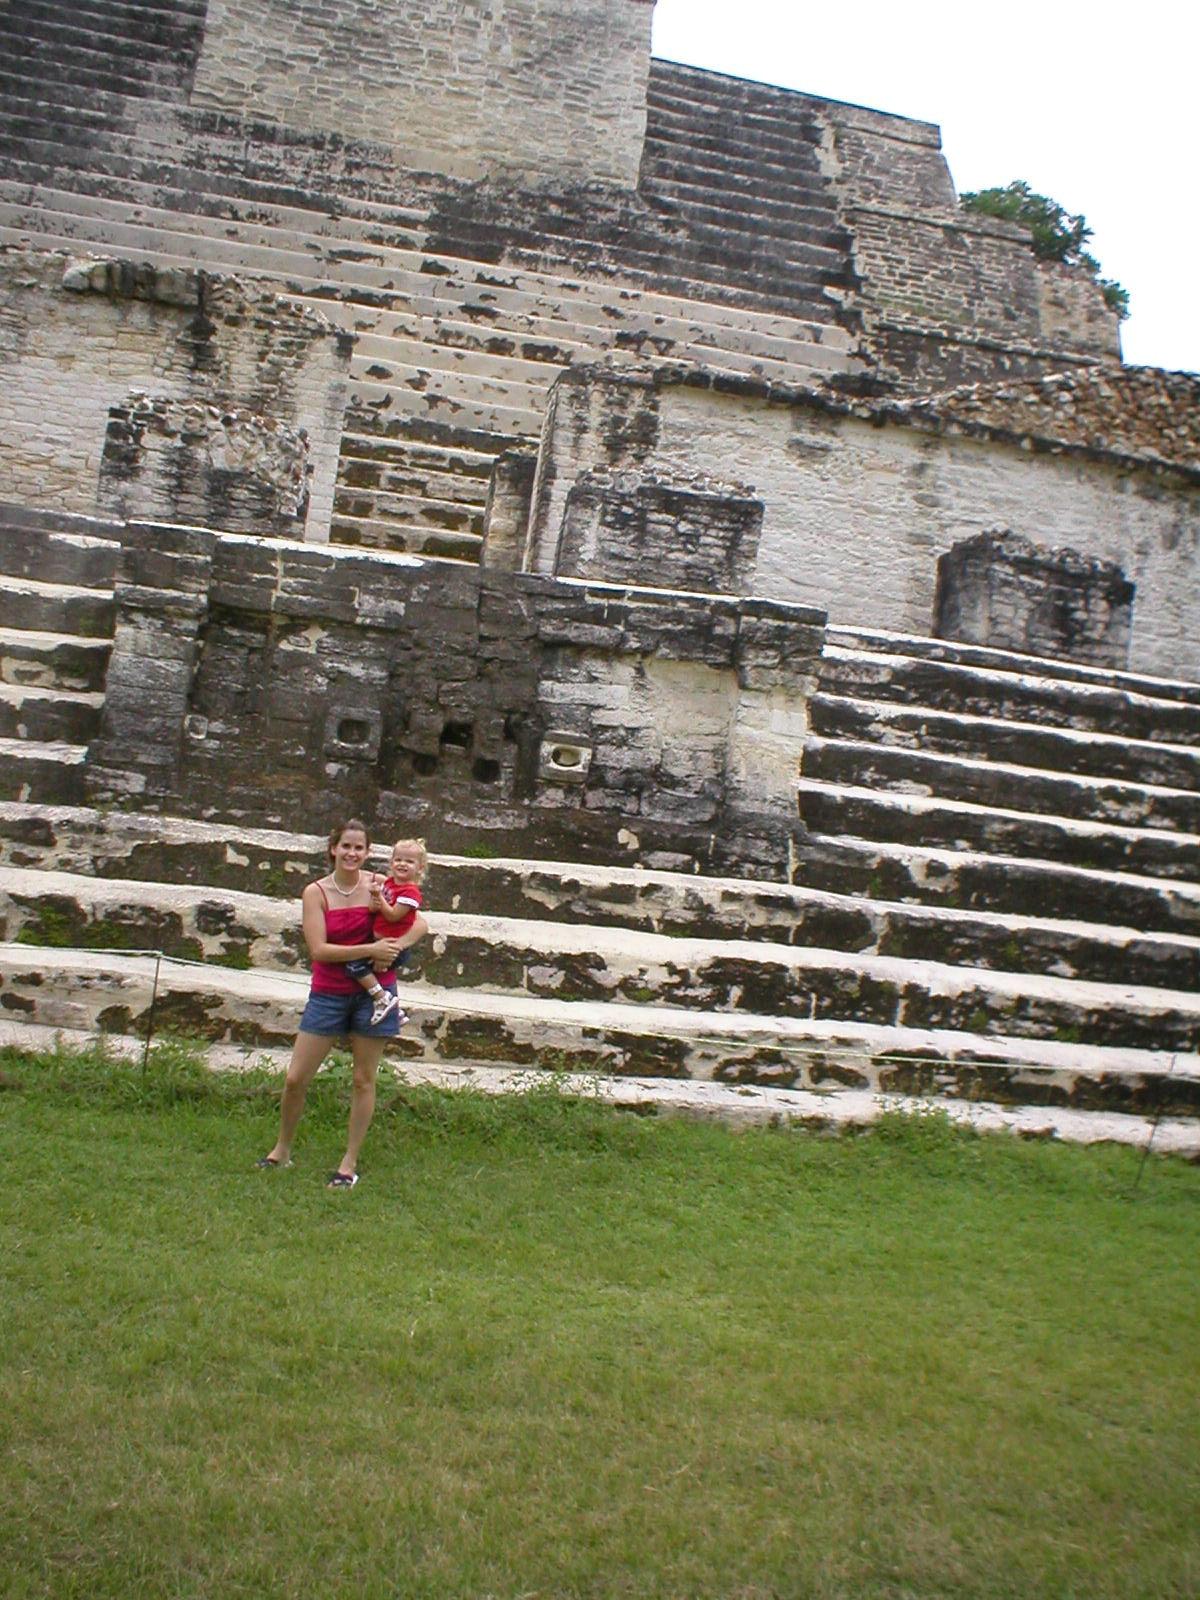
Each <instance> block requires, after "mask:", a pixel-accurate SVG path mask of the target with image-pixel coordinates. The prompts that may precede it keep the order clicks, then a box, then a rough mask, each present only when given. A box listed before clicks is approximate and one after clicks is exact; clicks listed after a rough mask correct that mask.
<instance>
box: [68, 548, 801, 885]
mask: <svg viewBox="0 0 1200 1600" xmlns="http://www.w3.org/2000/svg"><path fill="white" fill-rule="evenodd" d="M117 619H118V620H117V628H116V639H115V643H114V650H113V659H112V667H111V669H110V682H109V695H108V703H107V705H106V710H105V717H104V725H103V730H102V735H101V737H100V739H99V740H98V741H97V743H96V746H95V749H94V750H93V752H92V760H91V762H90V769H89V786H90V793H91V795H92V797H93V798H95V799H98V800H105V799H109V800H111V799H122V798H126V799H127V798H130V797H136V798H137V800H138V803H139V804H141V805H149V806H151V807H154V806H158V807H161V808H164V809H172V810H179V811H182V812H184V813H187V814H192V815H213V816H222V817H233V818H239V819H241V820H244V821H245V822H247V823H251V824H257V825H280V826H285V827H291V828H312V827H315V826H317V825H318V824H319V823H320V821H321V820H322V819H323V818H324V817H325V816H326V815H328V814H330V813H332V812H335V811H339V810H345V809H352V810H361V811H363V812H364V813H366V814H367V815H369V816H370V817H372V818H373V819H376V820H377V821H378V823H379V825H380V827H381V828H387V829H389V830H395V831H397V832H401V831H405V830H412V831H417V832H422V833H425V834H426V835H427V836H428V837H429V838H430V839H431V841H433V840H436V848H438V849H441V850H455V849H463V848H466V847H468V846H469V845H470V844H471V843H473V842H475V841H477V840H478V838H479V835H480V833H481V832H482V833H483V834H484V836H485V837H486V838H487V839H488V840H489V841H492V842H493V843H494V846H495V848H496V849H497V850H498V851H501V852H505V853H508V852H517V853H525V854H546V855H556V856H560V857H562V858H564V859H584V860H587V859H594V860H607V861H625V862H632V861H640V862H642V863H643V864H645V865H662V866H676V867H695V866H705V867H709V868H716V869H719V870H730V871H738V872H745V873H747V874H749V875H751V876H768V877H770V876H778V875H779V874H781V873H782V872H783V870H784V868H785V864H786V860H787V854H788V848H789V843H790V841H791V839H792V835H793V830H794V828H795V826H796V816H795V777H796V771H797V769H798V762H799V754H800V747H801V743H802V738H803V731H804V727H805V721H804V704H805V699H806V696H807V694H808V692H809V691H810V690H811V687H812V685H813V683H814V682H815V677H816V663H817V659H818V657H819V655H820V651H821V647H822V643H823V639H824V617H823V615H822V614H821V613H819V612H814V611H811V610H805V609H804V608H801V607H796V606H787V605H772V604H770V603H768V602H765V601H754V600H741V599H737V598H734V597H726V598H722V597H718V596H697V595H683V594H679V593H674V592H671V591H665V590H664V591H656V590H639V589H634V588H626V587H618V586H613V585H604V584H592V583H587V584H585V583H561V582H559V581H557V580H555V579H550V578H538V577H534V576H532V575H529V574H516V573H507V572H496V573H490V574H489V573H487V572H485V571H481V570H479V569H474V568H469V567H466V566H464V565H462V564H460V563H445V562H437V561H419V560H415V559H409V560H396V559H391V560H389V559H387V558H384V557H376V556H372V555H369V554H365V553H364V554H357V553H354V554H350V553H346V552H340V551H336V550H332V549H328V548H325V549H321V548H317V547H314V546H304V545H288V544H274V545H272V544H269V543H262V542H256V541H250V540H244V539H236V538H234V539H231V538H228V537H224V536H217V535H213V534H209V533H204V532H201V531H197V530H181V529H169V528H162V527H154V526H153V525H137V526H134V527H132V528H131V529H130V533H129V538H128V540H127V543H126V548H125V550H124V552H123V560H122V567H121V575H120V580H119V583H118V589H117ZM781 694H782V695H785V696H788V697H789V698H790V700H791V702H792V704H793V705H794V708H795V736H794V738H793V740H792V741H791V744H790V746H789V745H787V743H786V741H783V744H784V748H783V749H782V750H781V748H780V746H781V741H780V738H779V717H778V709H777V708H778V701H779V697H780V695H781ZM568 749H569V750H570V751H572V752H574V753H575V755H574V757H573V756H571V755H568V754H565V753H564V752H566V751H567V750H568ZM581 774H582V776H581Z"/></svg>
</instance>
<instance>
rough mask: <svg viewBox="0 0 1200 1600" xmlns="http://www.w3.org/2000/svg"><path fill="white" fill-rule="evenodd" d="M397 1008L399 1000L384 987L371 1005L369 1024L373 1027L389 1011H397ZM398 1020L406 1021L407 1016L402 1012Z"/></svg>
mask: <svg viewBox="0 0 1200 1600" xmlns="http://www.w3.org/2000/svg"><path fill="white" fill-rule="evenodd" d="M399 1008H400V1002H399V1000H397V999H396V996H395V995H394V994H389V993H388V991H387V990H386V989H385V990H384V991H383V993H382V994H381V995H380V996H379V998H378V999H377V1000H376V1002H375V1004H374V1005H373V1006H372V1007H371V1026H372V1027H373V1028H374V1027H375V1026H376V1025H377V1024H378V1023H380V1022H382V1021H383V1019H384V1018H385V1017H386V1016H388V1014H389V1013H390V1012H392V1011H397V1010H399ZM400 1020H401V1021H402V1022H407V1021H408V1018H407V1017H405V1016H404V1015H403V1013H402V1014H401V1018H400Z"/></svg>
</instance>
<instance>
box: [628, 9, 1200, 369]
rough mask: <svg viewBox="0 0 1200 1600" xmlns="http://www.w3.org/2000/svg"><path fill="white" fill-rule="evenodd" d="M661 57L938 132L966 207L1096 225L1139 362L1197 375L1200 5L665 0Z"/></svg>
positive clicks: (660, 15)
mask: <svg viewBox="0 0 1200 1600" xmlns="http://www.w3.org/2000/svg"><path fill="white" fill-rule="evenodd" d="M654 54H655V55H656V56H662V57H664V58H665V59H666V60H668V61H682V62H686V63H688V64H689V65H692V66H698V67H707V68H710V69H711V70H712V71H715V72H726V73H729V74H731V75H732V76H734V77H739V78H754V79H756V80H758V81H759V82H761V83H776V84H781V85H783V86H784V87H785V88H789V89H801V90H804V91H806V92H807V93H809V94H815V95H823V96H825V97H827V98H828V99H832V100H848V101H850V102H852V103H853V104H856V105H863V106H872V107H874V108H875V109H876V110H879V111H892V112H896V113H898V114H900V115H902V116H907V117H917V118H919V119H921V120H922V121H926V122H935V123H937V124H938V125H939V126H940V128H941V130H942V147H943V151H944V153H945V156H946V160H947V162H948V163H949V166H950V172H951V176H952V177H953V179H954V182H955V186H956V187H957V189H958V191H959V193H963V192H964V191H965V190H968V189H985V188H991V187H993V186H999V185H1003V184H1006V183H1009V182H1011V181H1012V180H1014V179H1017V178H1024V179H1025V180H1026V181H1027V182H1028V183H1029V185H1030V186H1031V188H1033V189H1035V190H1036V191H1037V192H1038V193H1040V194H1046V195H1049V196H1051V198H1053V199H1054V200H1057V201H1058V202H1059V204H1060V205H1063V206H1065V207H1066V209H1067V210H1068V211H1072V212H1077V213H1078V212H1082V213H1083V215H1084V216H1085V217H1086V218H1087V221H1088V224H1089V226H1090V227H1091V229H1092V233H1093V237H1092V240H1091V242H1090V245H1089V249H1090V250H1091V252H1092V254H1093V255H1094V256H1096V257H1097V258H1098V259H1099V262H1100V266H1101V269H1102V271H1103V274H1104V276H1105V277H1108V278H1116V279H1117V281H1118V282H1119V283H1121V284H1123V285H1124V287H1125V288H1126V289H1128V290H1129V294H1130V310H1131V315H1130V317H1129V320H1128V321H1127V322H1125V323H1124V324H1123V325H1122V329H1121V342H1122V347H1123V350H1124V355H1125V359H1126V361H1129V362H1136V363H1145V364H1148V365H1151V366H1159V367H1168V368H1173V369H1184V370H1187V371H1190V372H1200V182H1198V176H1200V174H1198V171H1197V168H1198V167H1200V159H1198V158H1200V137H1198V136H1197V127H1198V125H1200V3H1198V0H1124V3H1123V4H1121V5H1113V4H1111V3H1109V0H1083V3H1075V0H1042V3H1041V4H1031V3H1029V0H1008V3H1007V4H1004V5H995V4H993V5H981V4H978V3H972V0H956V3H953V4H950V3H946V0H908V3H907V4H897V3H895V0H891V3H887V4H881V3H880V0H853V3H851V4H845V5H836V4H829V3H828V0H825V3H824V4H819V3H811V0H657V6H656V9H655V14H654Z"/></svg>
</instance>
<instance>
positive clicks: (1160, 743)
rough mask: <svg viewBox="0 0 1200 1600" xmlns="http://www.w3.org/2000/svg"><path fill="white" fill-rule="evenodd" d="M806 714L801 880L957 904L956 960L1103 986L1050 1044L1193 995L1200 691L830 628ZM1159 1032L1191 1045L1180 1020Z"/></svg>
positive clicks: (929, 945) (931, 936)
mask: <svg viewBox="0 0 1200 1600" xmlns="http://www.w3.org/2000/svg"><path fill="white" fill-rule="evenodd" d="M810 719H811V723H810V725H811V733H810V736H809V738H808V739H807V741H806V743H805V748H804V755H803V761H802V766H801V778H800V786H799V787H800V808H801V815H802V817H803V819H804V821H805V823H806V825H807V828H808V835H807V838H806V839H805V840H804V841H803V843H802V844H801V846H800V849H799V851H798V859H797V863H796V873H797V876H798V877H799V878H801V879H802V880H803V881H804V882H806V883H808V884H810V885H812V886H814V887H822V888H831V887H834V886H836V887H837V888H838V889H839V890H841V891H844V892H846V893H849V894H866V895H869V896H871V897H873V898H886V897H890V896H896V897H898V898H902V899H904V900H905V901H919V902H921V903H923V904H925V905H926V906H928V907H930V908H932V907H934V906H941V907H944V908H954V909H956V910H957V911H958V912H959V913H960V914H962V915H963V916H965V917H966V918H968V919H969V922H970V924H971V930H972V931H968V930H966V929H954V931H953V932H952V934H951V945H950V947H949V949H948V950H946V954H950V953H951V952H952V954H951V959H955V960H958V961H962V962H964V963H970V964H971V965H972V966H976V967H987V968H995V967H1006V968H1008V969H1010V970H1012V971H1013V972H1016V973H1022V974H1032V973H1034V972H1038V973H1042V974H1044V975H1046V976H1050V977H1053V976H1058V977H1061V978H1063V979H1064V980H1065V981H1066V983H1067V984H1068V986H1070V985H1074V984H1089V985H1091V984H1099V985H1101V986H1104V988H1103V989H1102V990H1101V992H1100V993H1099V994H1096V995H1093V996H1092V998H1091V1000H1090V1001H1089V1003H1088V1006H1087V1008H1086V1010H1087V1014H1086V1015H1084V1016H1081V1018H1080V1019H1079V1020H1078V1021H1076V1022H1071V1023H1065V1024H1063V1025H1062V1026H1061V1027H1060V1028H1059V1032H1060V1034H1062V1035H1063V1036H1064V1037H1065V1036H1067V1034H1068V1030H1069V1033H1070V1035H1071V1036H1078V1037H1080V1038H1099V1037H1100V1036H1101V1034H1102V1033H1104V1032H1105V1031H1106V1030H1107V1028H1108V1026H1109V1024H1108V1023H1107V1022H1106V1021H1105V1020H1104V1011H1105V1009H1106V1008H1107V1007H1108V1006H1110V1005H1116V1006H1118V1007H1119V1006H1121V1005H1124V1004H1125V1003H1126V1002H1127V1000H1128V998H1129V997H1130V995H1131V993H1132V992H1133V991H1140V996H1139V1003H1140V999H1141V998H1145V997H1146V996H1147V995H1149V994H1151V993H1153V992H1156V991H1170V990H1174V991H1176V992H1178V993H1179V994H1184V995H1193V996H1194V995H1195V994H1196V993H1197V992H1198V991H1200V965H1198V963H1197V954H1198V952H1200V944H1198V936H1200V685H1197V684H1189V683H1177V682H1171V681H1167V680H1162V679H1156V678H1146V677H1139V676H1136V675H1134V674H1130V673H1121V672H1113V671H1104V670H1100V669H1094V668H1087V667H1081V666H1077V665H1074V664H1071V663H1056V662H1049V661H1044V660H1042V659H1040V658H1034V657H1028V656H1016V655H1012V654H1009V653H1007V652H1004V651H999V650H989V649H983V648H978V647H971V646H965V645H956V644H954V643H951V642H947V641H942V640H932V639H914V638H907V637H902V636H895V635H888V634H882V633H872V632H868V631H863V630H849V629H840V628H832V627H831V628H830V629H829V630H828V632H827V640H826V646H825V652H824V655H823V657H822V669H821V675H820V680H819V687H818V692H817V694H816V695H815V696H814V698H813V700H812V702H811V706H810ZM985 908H986V910H987V912H988V913H989V914H990V915H993V916H997V917H999V918H1001V919H1002V921H1005V922H1007V923H1008V924H1009V925H1010V928H1011V932H1010V934H1009V936H1008V938H1007V939H1005V938H1003V937H1000V938H997V939H993V940H990V941H986V942H985V941H982V940H980V939H979V938H978V936H977V933H976V932H975V931H974V930H975V929H976V928H977V927H978V924H977V922H976V918H977V913H978V912H979V911H982V910H984V909H985ZM952 926H953V925H952V924H951V927H952ZM917 937H918V939H919V941H920V947H921V948H923V949H924V950H926V951H927V952H930V953H931V954H934V956H935V958H936V956H937V952H938V946H937V942H936V934H935V933H934V932H933V930H929V931H928V932H926V931H924V930H922V931H921V932H919V933H918V935H917ZM1107 986H1112V987H1111V989H1110V990H1108V992H1107V996H1106V993H1105V989H1107ZM1031 992H1032V991H1031ZM1024 1007H1025V1001H1024V1000H1022V1001H1021V1002H1020V1004H1019V1005H1018V1006H1017V1007H1016V1014H1017V1015H1019V1014H1020V1012H1021V1011H1022V1010H1023V1009H1024ZM1184 1011H1185V1012H1188V1011H1190V1004H1189V1006H1188V1007H1185V1008H1184ZM1180 1015H1181V1018H1182V1016H1183V1015H1184V1013H1182V1012H1181V1014H1180ZM1155 1027H1156V1028H1157V1024H1155ZM1158 1037H1159V1040H1160V1042H1161V1043H1163V1044H1165V1045H1168V1046H1169V1048H1172V1049H1175V1048H1179V1049H1184V1050H1188V1051H1194V1050H1195V1049H1196V1045H1197V1036H1196V1033H1195V1023H1194V1020H1193V1021H1191V1022H1188V1023H1185V1024H1184V1025H1183V1027H1182V1029H1181V1031H1179V1032H1178V1033H1176V1032H1175V1030H1174V1028H1173V1026H1172V1025H1168V1026H1167V1027H1166V1029H1165V1030H1164V1031H1163V1032H1162V1033H1161V1034H1160V1035H1159V1036H1158ZM1146 1042H1149V1039H1148V1038H1147V1040H1146Z"/></svg>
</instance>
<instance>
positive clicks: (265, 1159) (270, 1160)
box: [254, 1156, 292, 1170]
mask: <svg viewBox="0 0 1200 1600" xmlns="http://www.w3.org/2000/svg"><path fill="white" fill-rule="evenodd" d="M291 1164H292V1163H291V1162H290V1161H280V1160H279V1158H278V1157H277V1156H259V1158H258V1160H257V1161H256V1162H255V1163H254V1165H255V1167H256V1168H260V1169H261V1168H269V1169H272V1170H273V1169H274V1168H276V1167H290V1166H291Z"/></svg>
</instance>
